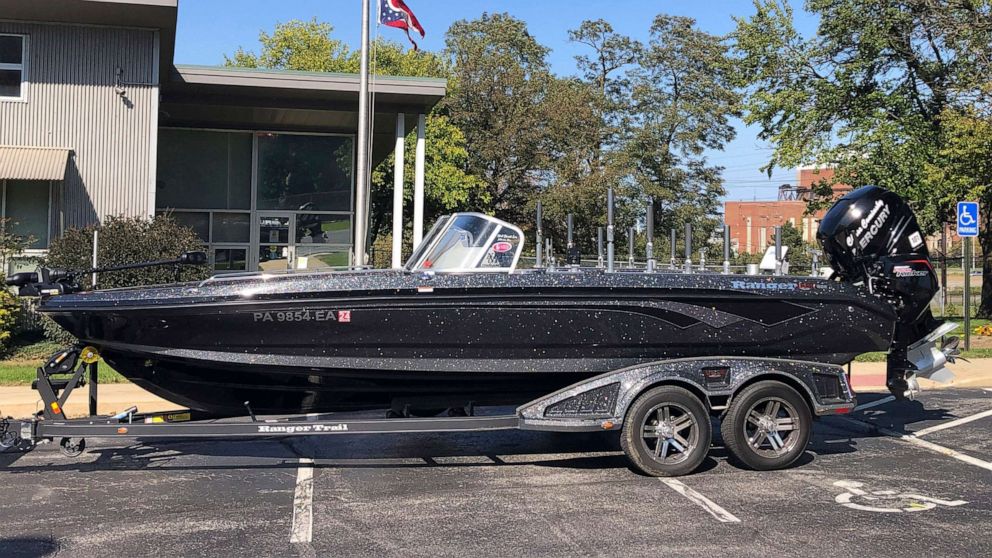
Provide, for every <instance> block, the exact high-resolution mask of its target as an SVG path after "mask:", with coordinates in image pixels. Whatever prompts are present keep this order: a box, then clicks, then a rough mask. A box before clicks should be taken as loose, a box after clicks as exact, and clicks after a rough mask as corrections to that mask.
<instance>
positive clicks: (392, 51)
mask: <svg viewBox="0 0 992 558" xmlns="http://www.w3.org/2000/svg"><path fill="white" fill-rule="evenodd" d="M333 31H334V28H333V26H332V25H331V24H330V23H325V22H318V21H317V20H316V19H312V20H310V21H300V20H292V21H289V22H286V23H278V24H276V26H275V29H274V30H273V31H272V33H271V34H269V33H266V32H264V31H263V32H261V33H260V34H259V44H260V46H261V49H260V52H259V53H257V54H256V53H253V52H250V51H246V50H245V49H243V48H238V50H237V51H236V52H235V53H234V55H233V56H231V57H227V56H225V63H226V64H227V65H228V66H238V67H248V68H272V69H280V70H298V71H312V72H347V73H357V72H358V71H359V55H360V53H359V51H357V50H351V49H349V48H348V46H347V45H346V44H344V43H343V42H342V41H340V40H338V39H335V38H334V37H333ZM372 51H373V53H374V56H373V65H372V68H371V69H372V71H373V72H374V73H375V74H377V75H391V76H412V77H440V78H445V77H448V76H449V74H450V69H449V68H448V64H447V62H446V60H445V59H444V58H442V57H440V56H438V55H437V54H435V53H431V52H427V51H413V50H407V49H405V48H404V47H403V46H401V45H399V44H397V43H393V42H390V41H383V40H379V41H376V42H375V43H373V45H372ZM415 134H416V132H415V131H412V132H411V133H410V135H409V136H408V138H407V142H406V145H407V150H408V152H407V154H406V157H407V160H413V150H414V148H415V138H416V135H415ZM426 136H427V150H426V153H425V159H426V163H427V164H426V172H427V175H426V180H425V193H426V200H425V210H424V220H425V221H426V222H427V223H430V222H431V221H433V220H434V218H436V217H437V216H438V215H439V214H440V213H442V212H450V211H452V210H454V209H462V210H467V209H479V210H486V209H487V208H488V203H489V199H488V197H486V196H485V195H482V194H481V193H480V192H478V190H479V180H478V179H477V178H475V177H474V176H472V175H471V174H469V173H468V172H467V171H466V170H465V169H466V166H467V163H466V159H467V154H468V151H467V147H466V140H465V137H464V134H463V133H462V132H461V131H460V130H459V129H458V128H457V127H455V126H453V125H452V124H451V122H450V120H449V119H448V118H447V117H446V116H445V115H444V112H443V110H434V111H433V112H432V113H431V114H429V115H428V117H427V121H426ZM393 160H394V157H393V155H392V154H390V155H389V156H388V157H386V159H385V160H383V161H382V162H381V163H380V164H379V165H378V166H377V167H376V168H375V169H373V172H372V176H371V199H370V203H371V204H372V207H373V211H372V219H371V221H370V224H369V228H370V236H371V238H372V240H373V242H374V241H375V239H376V238H377V237H379V236H382V235H387V234H389V233H390V231H391V228H392V212H393V205H392V199H393ZM406 172H407V173H408V176H407V178H406V180H405V181H404V183H405V184H407V185H409V186H410V187H408V188H407V192H406V194H405V199H406V200H407V201H408V202H409V201H410V200H412V197H413V196H412V190H411V188H412V184H413V166H412V165H407V166H406ZM404 214H405V215H407V216H408V218H407V224H408V225H409V224H410V222H411V217H409V216H410V215H411V214H412V211H405V212H404Z"/></svg>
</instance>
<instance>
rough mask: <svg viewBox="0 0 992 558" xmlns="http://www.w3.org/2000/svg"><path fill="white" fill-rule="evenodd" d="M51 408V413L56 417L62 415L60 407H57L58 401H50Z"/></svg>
mask: <svg viewBox="0 0 992 558" xmlns="http://www.w3.org/2000/svg"><path fill="white" fill-rule="evenodd" d="M51 407H52V412H53V413H55V414H56V415H61V414H62V407H59V402H58V401H52V404H51Z"/></svg>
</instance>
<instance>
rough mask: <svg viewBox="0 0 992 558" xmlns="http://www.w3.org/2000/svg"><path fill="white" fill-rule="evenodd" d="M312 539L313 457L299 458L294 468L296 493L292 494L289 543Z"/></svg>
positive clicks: (305, 541) (306, 541) (307, 541)
mask: <svg viewBox="0 0 992 558" xmlns="http://www.w3.org/2000/svg"><path fill="white" fill-rule="evenodd" d="M312 540H313V459H311V458H309V457H301V458H300V467H299V469H297V470H296V494H295V495H294V496H293V530H292V531H291V532H290V535H289V542H290V543H309V542H310V541H312Z"/></svg>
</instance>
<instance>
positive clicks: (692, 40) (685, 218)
mask: <svg viewBox="0 0 992 558" xmlns="http://www.w3.org/2000/svg"><path fill="white" fill-rule="evenodd" d="M631 81H632V93H631V98H632V106H633V108H632V111H633V112H632V115H631V118H630V122H631V126H632V130H631V132H630V133H631V138H630V139H629V141H628V142H627V145H626V152H627V156H628V157H629V159H630V160H631V162H632V163H633V165H634V168H633V180H634V182H635V184H636V185H637V188H638V190H639V191H640V192H641V196H642V197H647V198H651V199H654V200H655V211H656V213H657V214H656V219H655V222H656V223H657V224H658V229H659V230H661V231H664V230H667V229H668V228H676V229H679V230H681V228H682V227H683V225H684V224H685V223H687V222H691V223H693V224H694V226H695V227H696V230H697V231H701V232H702V235H703V238H708V237H709V235H710V234H711V233H712V231H713V230H714V227H715V226H716V225H717V220H716V219H715V218H714V215H715V214H716V213H717V209H718V207H719V204H720V198H721V197H722V196H723V194H724V189H723V179H722V171H723V169H722V168H721V167H717V166H712V165H709V164H708V163H707V160H706V156H705V151H706V150H707V149H717V150H719V149H723V147H724V146H725V145H726V143H727V142H729V141H730V140H732V139H733V138H734V135H735V131H734V128H733V126H732V125H731V124H730V118H731V117H732V116H733V115H735V113H736V111H737V104H738V102H739V97H738V94H737V93H736V92H735V91H734V88H733V86H732V85H731V83H730V66H729V64H728V59H727V47H726V46H725V45H724V44H723V42H722V41H721V39H720V37H717V36H715V35H711V34H709V33H706V32H703V31H700V30H699V29H697V28H696V27H695V20H693V19H691V18H686V17H675V16H668V15H659V16H657V17H656V18H655V19H654V22H653V24H652V26H651V39H650V42H649V43H648V45H647V47H646V48H645V49H644V50H643V52H642V53H641V55H640V57H639V68H638V69H636V70H635V71H634V72H633V75H632V76H631Z"/></svg>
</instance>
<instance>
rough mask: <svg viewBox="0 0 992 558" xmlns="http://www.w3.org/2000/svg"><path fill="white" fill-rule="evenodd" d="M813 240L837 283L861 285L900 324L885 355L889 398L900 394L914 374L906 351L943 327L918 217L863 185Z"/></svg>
mask: <svg viewBox="0 0 992 558" xmlns="http://www.w3.org/2000/svg"><path fill="white" fill-rule="evenodd" d="M816 237H817V240H819V241H820V244H821V245H822V246H823V252H824V255H825V256H826V259H827V261H828V263H829V264H830V266H831V267H832V268H833V269H834V271H835V272H836V273H837V275H838V276H839V277H840V278H841V279H843V280H845V281H850V282H852V283H855V284H863V285H864V286H865V287H867V288H868V289H869V291H870V292H871V293H872V294H875V295H877V296H880V297H883V298H885V299H886V300H888V301H889V302H890V303H891V304H892V306H893V308H895V310H896V312H897V314H898V316H899V319H898V322H897V325H896V328H895V331H894V332H893V342H892V347H891V350H890V353H889V356H888V384H889V389H890V390H892V392H893V393H895V394H897V395H900V394H902V393H904V392H905V391H906V390H905V389H904V388H905V387H906V384H907V381H908V379H910V378H911V377H912V374H913V373H915V372H916V367H915V366H914V365H913V364H912V363H910V362H909V361H908V360H907V356H906V355H907V351H906V350H907V348H908V347H909V346H911V345H912V344H913V343H915V342H916V341H919V340H920V339H922V338H924V337H926V336H927V334H929V333H930V332H931V331H934V330H935V329H936V328H937V327H938V326H940V324H941V322H940V321H938V320H936V319H934V317H933V314H932V312H931V311H930V301H931V300H932V299H933V297H934V295H935V294H937V292H938V291H939V290H940V284H939V283H938V281H937V274H936V273H935V272H934V270H933V266H932V265H931V263H930V252H929V250H927V245H926V242H925V241H924V237H923V233H922V231H920V227H919V224H918V223H917V222H916V216H915V215H914V214H913V211H912V209H910V207H909V205H907V204H906V202H905V201H903V200H902V198H900V197H899V196H898V195H896V194H895V193H893V192H890V191H889V190H886V189H884V188H879V187H878V186H865V187H863V188H858V189H857V190H855V191H853V192H851V193H849V194H847V195H846V196H844V197H843V198H841V199H839V200H838V201H837V203H836V204H834V206H833V207H831V208H830V210H829V211H827V214H826V215H825V216H824V218H823V221H821V223H820V228H819V230H818V231H817V233H816Z"/></svg>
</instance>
